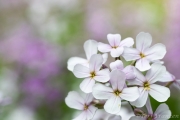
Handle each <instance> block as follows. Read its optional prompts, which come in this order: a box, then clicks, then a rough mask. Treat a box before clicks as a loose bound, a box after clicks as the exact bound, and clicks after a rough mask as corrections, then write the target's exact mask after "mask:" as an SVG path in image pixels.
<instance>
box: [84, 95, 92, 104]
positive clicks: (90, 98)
mask: <svg viewBox="0 0 180 120" xmlns="http://www.w3.org/2000/svg"><path fill="white" fill-rule="evenodd" d="M93 99H94V97H93V95H92V93H89V94H86V96H85V99H84V101H85V103H86V105H89V104H90V103H91V102H92V101H93Z"/></svg>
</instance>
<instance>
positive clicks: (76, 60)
mask: <svg viewBox="0 0 180 120" xmlns="http://www.w3.org/2000/svg"><path fill="white" fill-rule="evenodd" d="M97 47H98V42H97V41H95V40H87V41H86V42H85V43H84V51H85V53H86V58H87V59H84V58H81V57H71V58H69V60H68V62H67V68H68V70H70V71H73V69H74V66H75V65H77V64H82V65H84V66H89V60H90V58H91V56H92V55H94V54H97V53H98V50H97ZM102 57H103V64H104V63H105V62H106V60H107V58H108V54H107V53H105V54H102Z"/></svg>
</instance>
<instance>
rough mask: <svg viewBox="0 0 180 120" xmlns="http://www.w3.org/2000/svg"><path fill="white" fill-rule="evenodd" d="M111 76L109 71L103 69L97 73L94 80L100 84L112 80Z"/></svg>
mask: <svg viewBox="0 0 180 120" xmlns="http://www.w3.org/2000/svg"><path fill="white" fill-rule="evenodd" d="M109 74H110V71H109V69H102V70H100V71H98V72H96V76H95V77H94V79H95V80H96V81H99V82H107V81H109V79H110V76H109Z"/></svg>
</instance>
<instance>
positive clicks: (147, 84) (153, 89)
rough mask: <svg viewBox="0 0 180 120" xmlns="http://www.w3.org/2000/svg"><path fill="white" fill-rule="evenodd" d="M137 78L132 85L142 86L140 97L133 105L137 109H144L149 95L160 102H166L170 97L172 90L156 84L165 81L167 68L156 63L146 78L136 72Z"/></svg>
mask: <svg viewBox="0 0 180 120" xmlns="http://www.w3.org/2000/svg"><path fill="white" fill-rule="evenodd" d="M135 72H136V78H135V80H134V81H132V82H131V84H135V85H138V86H140V87H139V91H140V97H139V98H138V99H137V100H136V101H134V102H132V103H131V104H132V105H134V106H136V107H143V106H144V105H145V103H146V101H147V98H148V94H150V95H151V96H152V97H153V98H154V99H155V100H157V101H158V102H165V101H166V100H167V99H168V98H169V97H170V90H169V88H167V87H164V86H161V85H157V84H154V83H155V82H157V81H163V80H162V75H163V74H164V73H166V68H165V67H164V66H162V65H161V64H157V63H154V64H152V67H151V69H150V70H148V72H147V73H146V76H144V75H143V74H142V73H141V72H140V71H138V70H135Z"/></svg>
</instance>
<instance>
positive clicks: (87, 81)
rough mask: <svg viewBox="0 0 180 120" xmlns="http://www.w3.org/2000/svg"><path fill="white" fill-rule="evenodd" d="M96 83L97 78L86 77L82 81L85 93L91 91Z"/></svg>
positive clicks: (82, 88)
mask: <svg viewBox="0 0 180 120" xmlns="http://www.w3.org/2000/svg"><path fill="white" fill-rule="evenodd" d="M94 84H95V80H93V79H91V78H86V79H84V80H83V81H82V82H81V84H80V88H81V90H82V91H83V92H85V93H91V92H92V88H93V86H94Z"/></svg>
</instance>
